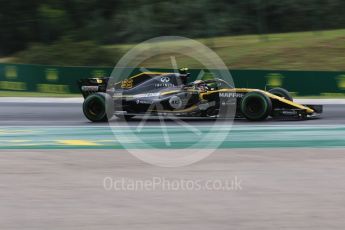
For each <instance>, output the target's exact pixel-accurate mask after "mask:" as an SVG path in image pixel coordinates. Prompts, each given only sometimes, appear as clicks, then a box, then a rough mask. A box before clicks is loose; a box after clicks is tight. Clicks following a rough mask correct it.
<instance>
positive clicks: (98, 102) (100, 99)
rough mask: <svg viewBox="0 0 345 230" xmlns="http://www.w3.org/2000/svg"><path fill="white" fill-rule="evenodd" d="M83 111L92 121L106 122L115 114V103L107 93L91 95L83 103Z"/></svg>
mask: <svg viewBox="0 0 345 230" xmlns="http://www.w3.org/2000/svg"><path fill="white" fill-rule="evenodd" d="M83 113H84V115H85V117H86V118H87V119H89V120H90V121H92V122H106V121H108V120H110V119H111V118H112V116H113V114H114V103H113V100H112V98H111V96H110V95H109V94H107V93H95V94H91V95H89V96H88V97H87V98H86V99H85V101H84V103H83Z"/></svg>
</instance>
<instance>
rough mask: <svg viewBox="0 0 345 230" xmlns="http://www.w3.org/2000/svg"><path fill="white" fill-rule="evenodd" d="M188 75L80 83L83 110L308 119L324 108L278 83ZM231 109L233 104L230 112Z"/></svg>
mask: <svg viewBox="0 0 345 230" xmlns="http://www.w3.org/2000/svg"><path fill="white" fill-rule="evenodd" d="M189 76H190V74H189V73H187V72H186V71H181V72H180V73H156V72H145V73H141V74H138V75H135V76H132V77H130V78H128V79H125V80H122V81H120V82H112V79H111V78H109V77H104V78H89V79H82V80H80V81H79V82H78V84H79V87H80V90H81V92H82V94H83V96H84V98H85V100H84V103H83V112H84V115H85V116H86V118H88V119H89V120H90V121H92V122H102V121H103V122H104V121H108V120H110V119H111V118H112V117H113V115H116V116H117V117H119V118H122V119H130V118H133V117H134V116H147V115H149V116H155V115H156V116H157V115H165V116H169V115H173V116H183V117H200V118H205V117H211V118H212V117H226V116H230V117H231V116H232V117H234V118H242V119H248V120H250V121H263V120H266V119H267V118H269V117H271V118H276V119H289V120H290V119H297V120H303V119H310V118H314V117H318V115H320V114H321V113H322V110H323V108H322V106H321V105H301V104H298V103H295V102H293V98H292V96H291V95H290V93H289V92H288V91H286V90H285V89H282V88H274V89H271V90H269V91H265V90H260V89H247V88H234V87H232V86H231V85H230V84H228V83H227V82H226V81H224V80H222V79H218V78H214V79H212V80H197V81H193V82H188V79H189ZM228 108H235V109H233V111H235V112H233V113H229V112H228V111H229V109H228Z"/></svg>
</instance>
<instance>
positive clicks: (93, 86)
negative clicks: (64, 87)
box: [78, 77, 110, 98]
mask: <svg viewBox="0 0 345 230" xmlns="http://www.w3.org/2000/svg"><path fill="white" fill-rule="evenodd" d="M109 79H110V78H109V77H103V78H86V79H81V80H79V81H78V87H79V90H80V92H81V94H82V95H83V97H84V98H86V97H87V96H89V95H90V94H94V93H97V92H106V91H107V85H108V81H109Z"/></svg>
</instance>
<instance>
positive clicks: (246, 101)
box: [241, 92, 272, 121]
mask: <svg viewBox="0 0 345 230" xmlns="http://www.w3.org/2000/svg"><path fill="white" fill-rule="evenodd" d="M241 112H242V114H243V116H244V117H245V118H247V119H248V120H251V121H262V120H265V119H266V118H267V117H268V116H269V115H270V114H271V112H272V101H271V99H270V98H269V97H268V96H267V95H265V94H264V93H262V92H250V93H247V94H246V95H244V97H243V98H242V101H241Z"/></svg>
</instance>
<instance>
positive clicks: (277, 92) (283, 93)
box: [268, 88, 293, 101]
mask: <svg viewBox="0 0 345 230" xmlns="http://www.w3.org/2000/svg"><path fill="white" fill-rule="evenodd" d="M268 92H269V93H271V94H274V95H276V96H278V97H283V98H285V99H286V100H289V101H293V98H292V96H291V94H290V93H289V91H287V90H286V89H283V88H273V89H271V90H269V91H268Z"/></svg>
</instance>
